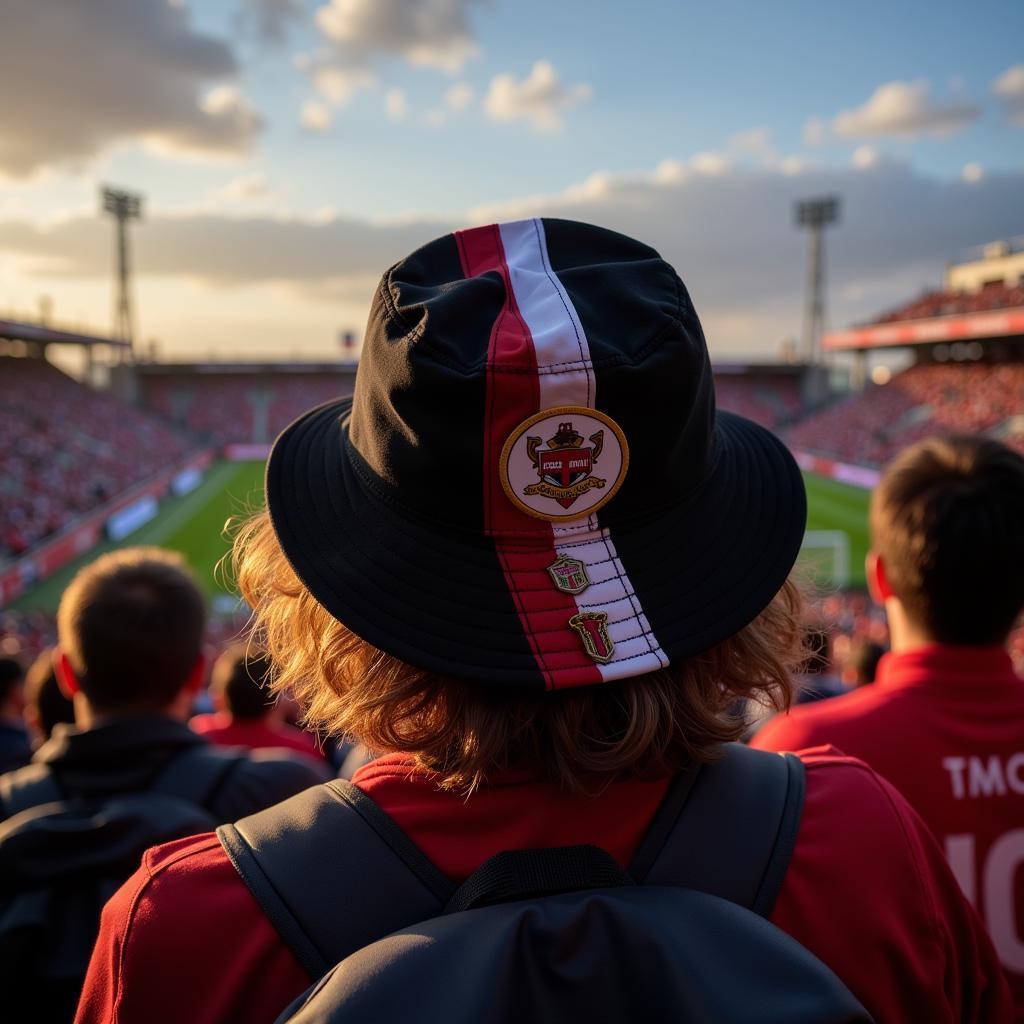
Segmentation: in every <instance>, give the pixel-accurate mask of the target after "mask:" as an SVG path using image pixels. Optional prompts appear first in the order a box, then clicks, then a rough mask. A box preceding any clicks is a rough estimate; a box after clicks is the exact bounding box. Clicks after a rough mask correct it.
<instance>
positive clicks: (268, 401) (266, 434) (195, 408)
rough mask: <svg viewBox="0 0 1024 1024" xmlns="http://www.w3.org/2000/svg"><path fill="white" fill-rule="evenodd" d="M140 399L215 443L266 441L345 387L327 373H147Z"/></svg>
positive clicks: (345, 379)
mask: <svg viewBox="0 0 1024 1024" xmlns="http://www.w3.org/2000/svg"><path fill="white" fill-rule="evenodd" d="M141 389H142V399H143V401H144V402H145V404H146V405H147V406H148V407H149V408H150V409H152V410H153V411H154V412H157V413H159V414H161V415H162V416H164V417H166V418H167V419H169V420H171V421H172V422H174V423H176V424H179V425H180V426H181V427H183V428H185V429H187V430H189V431H191V432H192V433H194V434H195V435H196V436H197V437H200V438H202V439H204V440H206V441H208V442H212V443H215V444H269V443H270V442H271V441H273V440H274V438H275V437H276V436H277V435H278V434H279V433H280V432H281V431H282V430H283V429H284V428H285V427H286V426H287V425H288V424H289V423H291V422H292V420H294V419H295V418H296V417H298V416H299V415H301V414H302V413H303V412H305V411H306V410H307V409H311V408H313V407H314V406H317V405H319V404H321V403H322V402H326V401H328V400H330V399H332V398H337V397H338V396H339V395H342V394H344V393H345V391H346V389H349V390H351V379H350V378H348V377H341V376H338V375H335V374H330V373H295V374H255V373H210V374H204V373H199V372H197V373H189V374H181V375H177V374H164V373H148V374H143V375H142V377H141Z"/></svg>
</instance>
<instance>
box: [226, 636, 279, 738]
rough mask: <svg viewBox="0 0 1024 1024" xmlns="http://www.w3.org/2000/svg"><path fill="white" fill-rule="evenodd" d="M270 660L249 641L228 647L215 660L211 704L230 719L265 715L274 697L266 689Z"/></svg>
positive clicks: (272, 703)
mask: <svg viewBox="0 0 1024 1024" xmlns="http://www.w3.org/2000/svg"><path fill="white" fill-rule="evenodd" d="M269 675H270V661H269V659H268V658H267V657H266V655H264V654H262V653H261V652H259V651H257V650H254V649H253V648H252V647H251V646H250V645H249V644H236V645H235V646H233V647H229V648H228V649H227V650H226V651H225V652H224V653H223V654H222V655H221V656H220V657H219V658H218V659H217V660H216V661H215V662H214V663H213V671H212V672H211V674H210V694H211V696H212V697H213V701H214V704H215V705H216V706H217V708H218V709H219V710H221V711H226V712H227V713H228V714H229V715H231V717H232V718H240V719H248V720H254V719H260V718H266V716H267V715H269V714H270V712H271V711H272V710H273V707H274V700H273V697H272V696H271V694H270V691H269V690H268V689H267V685H266V684H267V679H268V677H269Z"/></svg>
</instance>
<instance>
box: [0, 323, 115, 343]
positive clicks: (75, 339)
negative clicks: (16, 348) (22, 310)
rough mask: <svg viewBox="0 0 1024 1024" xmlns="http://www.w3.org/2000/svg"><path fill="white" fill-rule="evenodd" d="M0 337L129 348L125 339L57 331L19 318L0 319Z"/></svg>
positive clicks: (14, 339)
mask: <svg viewBox="0 0 1024 1024" xmlns="http://www.w3.org/2000/svg"><path fill="white" fill-rule="evenodd" d="M0 338H9V339H10V340H12V341H32V342H35V343H36V344H39V345H86V346H88V347H91V346H93V345H111V346H113V347H114V348H129V347H130V346H129V343H128V342H127V341H120V340H118V339H116V338H100V337H97V336H96V335H92V334H79V333H78V332H77V331H59V330H57V329H56V328H54V327H47V326H46V325H45V324H34V323H28V322H25V321H21V320H0Z"/></svg>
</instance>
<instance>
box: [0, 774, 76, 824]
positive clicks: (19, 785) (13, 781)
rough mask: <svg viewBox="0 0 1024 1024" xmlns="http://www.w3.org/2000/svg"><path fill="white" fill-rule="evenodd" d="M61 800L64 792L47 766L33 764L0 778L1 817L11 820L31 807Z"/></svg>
mask: <svg viewBox="0 0 1024 1024" xmlns="http://www.w3.org/2000/svg"><path fill="white" fill-rule="evenodd" d="M63 799H64V792H63V791H62V790H61V788H60V785H59V784H58V783H57V780H56V779H55V778H54V775H53V772H52V771H51V770H50V766H49V765H48V764H41V763H39V762H33V763H32V764H27V765H25V767H24V768H19V769H18V770H17V771H14V772H8V773H7V774H6V775H2V776H0V808H2V813H3V817H6V818H13V817H14V815H15V814H19V813H20V812H21V811H27V810H28V809H29V808H31V807H38V806H39V805H40V804H51V803H56V802H57V801H59V800H63Z"/></svg>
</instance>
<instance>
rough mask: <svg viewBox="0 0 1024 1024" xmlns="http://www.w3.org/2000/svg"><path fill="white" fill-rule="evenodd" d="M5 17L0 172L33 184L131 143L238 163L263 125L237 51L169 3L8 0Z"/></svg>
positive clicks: (1, 41)
mask: <svg viewBox="0 0 1024 1024" xmlns="http://www.w3.org/2000/svg"><path fill="white" fill-rule="evenodd" d="M3 19H4V30H3V33H2V35H0V51H2V56H0V96H4V97H6V98H7V99H6V101H5V102H2V103H0V173H6V174H8V175H11V176H14V177H26V176H28V175H31V174H32V173H34V172H35V171H37V170H39V169H40V168H43V167H46V166H48V165H54V164H72V163H81V162H83V161H88V160H90V159H92V158H94V157H96V156H98V155H99V154H101V153H102V152H104V151H105V150H107V149H108V148H110V147H111V146H113V145H116V144H118V143H122V142H126V141H142V142H144V143H146V144H148V145H150V146H155V147H157V148H159V149H160V150H161V151H163V152H169V153H173V154H201V155H207V156H209V155H214V156H238V155H241V154H244V153H246V152H248V151H249V150H250V149H251V147H252V145H253V143H254V141H255V140H256V138H257V137H258V135H259V134H260V132H261V131H262V129H263V119H262V117H261V116H260V115H259V114H258V113H257V112H256V111H255V110H254V109H253V107H252V105H251V104H250V103H249V102H248V101H247V100H245V98H244V97H242V96H241V94H240V93H238V91H237V89H235V88H234V87H233V86H232V85H231V82H232V80H233V79H234V77H235V76H236V75H237V72H238V63H237V60H236V57H235V54H234V52H233V51H232V49H231V47H230V46H229V45H228V43H227V42H225V41H224V40H222V39H218V38H216V37H214V36H212V35H209V34H206V33H203V32H200V31H198V30H196V29H194V28H193V27H192V25H191V23H190V20H189V15H188V12H187V10H186V9H184V8H183V7H178V6H172V5H171V4H169V3H168V2H167V0H90V2H89V3H81V2H79V0H47V2H46V3H40V2H38V0H5V3H4V14H3ZM225 90H227V91H225ZM14 96H17V102H11V97H14Z"/></svg>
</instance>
